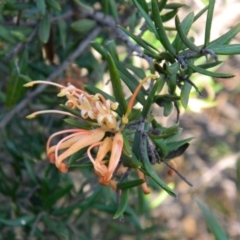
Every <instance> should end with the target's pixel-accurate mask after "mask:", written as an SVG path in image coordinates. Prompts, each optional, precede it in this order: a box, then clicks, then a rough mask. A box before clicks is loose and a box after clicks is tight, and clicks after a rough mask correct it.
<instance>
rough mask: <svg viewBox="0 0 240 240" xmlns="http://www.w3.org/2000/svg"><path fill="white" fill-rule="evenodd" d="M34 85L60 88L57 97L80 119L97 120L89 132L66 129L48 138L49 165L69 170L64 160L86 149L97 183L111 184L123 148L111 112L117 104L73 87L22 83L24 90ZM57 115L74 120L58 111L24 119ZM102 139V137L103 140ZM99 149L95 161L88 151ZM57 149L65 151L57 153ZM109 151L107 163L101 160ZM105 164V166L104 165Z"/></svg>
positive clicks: (41, 112)
mask: <svg viewBox="0 0 240 240" xmlns="http://www.w3.org/2000/svg"><path fill="white" fill-rule="evenodd" d="M34 84H49V85H54V86H56V87H59V88H60V93H59V94H58V96H59V97H62V96H66V97H67V99H68V100H67V102H66V105H67V106H68V107H69V108H71V109H78V110H79V111H80V114H81V116H82V118H84V119H86V118H91V119H92V120H96V122H97V124H98V125H99V128H95V129H92V130H85V129H69V130H64V131H59V132H57V133H54V134H53V135H51V136H50V138H49V139H48V142H47V155H48V157H49V159H50V162H51V163H54V164H55V165H56V167H57V168H58V169H59V171H61V172H62V173H66V172H67V171H68V167H67V164H66V163H64V162H63V161H64V160H65V159H66V158H68V157H69V156H71V155H73V154H74V153H76V152H78V151H79V150H81V149H82V148H85V147H88V150H87V154H88V157H89V159H90V161H91V162H92V164H93V167H94V169H95V172H96V174H97V176H98V177H99V182H100V183H101V184H103V185H108V184H109V183H110V181H111V178H112V175H113V172H114V171H115V169H116V168H117V166H118V163H119V161H120V157H121V154H122V149H123V137H122V134H121V132H120V131H119V130H118V124H117V120H116V117H115V115H114V114H113V112H112V110H116V109H117V107H118V103H114V102H111V101H110V100H106V99H105V98H104V97H103V96H102V95H101V94H95V95H89V94H88V93H86V92H85V91H83V90H81V89H78V88H75V87H74V86H73V85H68V86H67V87H65V86H62V85H60V84H56V83H51V82H46V81H33V82H30V83H27V84H25V85H24V86H25V87H31V86H33V85H34ZM44 113H59V114H64V115H68V116H73V117H76V116H75V115H73V114H71V113H69V112H64V111H57V110H47V111H39V112H35V113H33V114H31V115H29V116H27V118H33V117H35V116H36V115H38V114H44ZM106 132H111V133H113V134H114V136H113V137H105V134H106ZM66 133H70V134H69V135H68V136H66V137H64V138H63V139H62V140H60V141H59V142H58V143H57V144H56V145H53V146H50V145H51V141H52V139H53V138H54V137H56V136H58V135H62V134H66ZM104 137H105V138H104ZM97 146H98V153H97V156H96V159H94V157H93V156H92V154H91V149H92V148H93V147H97ZM60 150H64V151H63V152H62V153H61V154H59V151H60ZM108 152H111V155H110V159H109V161H106V160H104V158H105V157H106V155H107V154H108ZM107 162H108V164H107Z"/></svg>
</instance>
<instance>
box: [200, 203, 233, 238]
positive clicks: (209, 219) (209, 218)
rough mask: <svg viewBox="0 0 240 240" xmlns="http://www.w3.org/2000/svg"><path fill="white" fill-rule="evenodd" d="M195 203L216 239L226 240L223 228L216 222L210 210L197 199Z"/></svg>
mask: <svg viewBox="0 0 240 240" xmlns="http://www.w3.org/2000/svg"><path fill="white" fill-rule="evenodd" d="M197 204H198V206H199V208H200V209H201V211H202V213H203V217H204V219H205V222H206V224H207V226H208V228H209V229H210V231H211V232H212V233H213V235H214V237H215V239H216V240H227V239H228V237H227V235H226V233H225V231H224V230H223V228H222V227H221V226H220V224H219V223H218V221H217V219H216V218H215V216H214V215H213V213H212V211H211V210H210V209H209V208H208V207H207V206H206V205H205V204H204V203H203V202H202V201H200V200H197Z"/></svg>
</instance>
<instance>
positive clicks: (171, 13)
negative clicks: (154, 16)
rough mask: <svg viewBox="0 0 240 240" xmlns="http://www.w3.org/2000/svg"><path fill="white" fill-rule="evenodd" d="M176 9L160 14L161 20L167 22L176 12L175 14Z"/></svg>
mask: <svg viewBox="0 0 240 240" xmlns="http://www.w3.org/2000/svg"><path fill="white" fill-rule="evenodd" d="M177 12H178V11H177V10H173V11H171V12H168V13H165V14H164V15H162V16H161V18H162V22H167V21H169V20H170V19H172V18H173V17H174V16H175V15H176V14H177Z"/></svg>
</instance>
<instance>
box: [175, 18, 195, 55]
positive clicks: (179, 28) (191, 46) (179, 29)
mask: <svg viewBox="0 0 240 240" xmlns="http://www.w3.org/2000/svg"><path fill="white" fill-rule="evenodd" d="M175 24H176V28H177V32H178V34H179V37H180V38H181V40H182V41H183V43H184V44H185V45H186V46H187V47H189V49H191V50H192V51H194V52H200V50H199V48H198V47H197V46H196V45H195V44H194V43H193V42H192V41H191V40H190V39H188V37H187V35H186V34H185V32H184V30H183V28H182V26H181V24H180V21H179V17H178V16H176V18H175Z"/></svg>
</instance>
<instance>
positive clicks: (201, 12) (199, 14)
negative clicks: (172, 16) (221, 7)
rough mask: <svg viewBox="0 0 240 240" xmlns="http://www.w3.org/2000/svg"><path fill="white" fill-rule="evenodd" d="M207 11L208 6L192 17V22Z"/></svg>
mask: <svg viewBox="0 0 240 240" xmlns="http://www.w3.org/2000/svg"><path fill="white" fill-rule="evenodd" d="M207 9H208V6H206V7H204V8H203V9H202V10H200V11H199V12H198V13H197V14H196V16H195V17H194V20H193V21H194V22H195V21H197V20H198V19H199V18H200V17H201V16H202V15H203V14H204V13H205V12H206V11H207Z"/></svg>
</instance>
